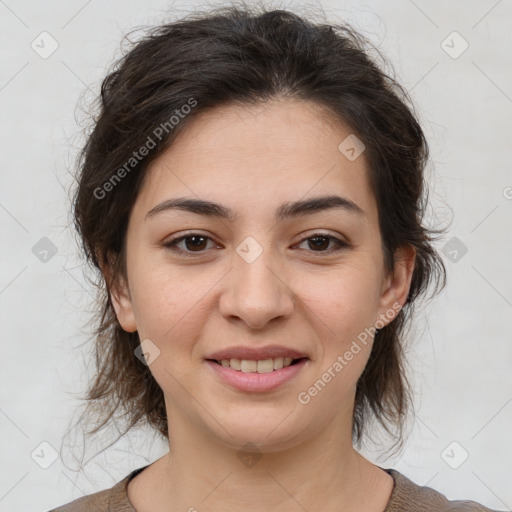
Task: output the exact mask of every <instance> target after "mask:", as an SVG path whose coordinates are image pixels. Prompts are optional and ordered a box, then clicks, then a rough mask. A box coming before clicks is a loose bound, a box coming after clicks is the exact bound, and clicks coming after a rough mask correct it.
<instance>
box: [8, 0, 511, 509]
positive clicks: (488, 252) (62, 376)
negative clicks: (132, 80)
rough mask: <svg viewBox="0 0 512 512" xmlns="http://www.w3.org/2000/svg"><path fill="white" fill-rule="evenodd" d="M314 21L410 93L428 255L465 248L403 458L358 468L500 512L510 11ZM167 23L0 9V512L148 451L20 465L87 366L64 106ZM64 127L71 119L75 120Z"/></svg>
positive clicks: (505, 469) (426, 327)
mask: <svg viewBox="0 0 512 512" xmlns="http://www.w3.org/2000/svg"><path fill="white" fill-rule="evenodd" d="M190 5H196V8H197V6H199V4H190V3H188V4H185V3H175V4H174V6H173V12H174V13H175V15H176V16H177V17H178V16H179V15H180V14H185V13H186V12H188V9H189V8H190ZM281 5H288V6H289V7H290V8H291V9H292V10H296V9H297V6H298V4H297V3H294V2H290V3H288V4H281ZM312 5H313V4H312ZM321 5H322V6H323V7H324V9H325V11H326V13H327V15H328V17H329V16H330V15H331V13H333V14H334V15H337V16H339V17H341V18H344V19H345V20H347V21H349V22H351V23H352V24H353V25H354V26H355V27H356V28H358V29H360V30H361V31H362V32H363V33H364V34H365V35H367V36H368V37H370V39H372V41H374V42H376V43H377V44H378V45H379V47H380V49H381V50H382V51H383V52H384V53H385V54H386V55H387V56H388V57H389V59H390V60H391V62H392V63H393V65H394V67H395V69H396V71H397V76H398V78H399V79H400V80H401V81H402V83H403V84H404V85H405V86H406V87H407V89H408V90H409V91H410V92H411V95H412V97H413V99H414V101H415V103H416V106H417V109H418V113H419V116H420V118H421V121H422V123H423V125H424V128H425V131H426V134H427V137H428V139H429V142H430V145H431V150H432V162H433V165H432V166H431V172H432V179H431V182H432V205H433V207H434V210H435V216H434V217H433V218H434V220H435V221H439V222H441V223H443V222H444V223H446V222H448V221H449V220H450V218H451V216H452V212H453V223H452V225H451V228H450V230H449V232H448V234H447V236H446V238H445V240H444V241H443V242H442V243H440V244H439V248H442V247H443V245H444V244H445V243H447V241H448V240H449V239H450V238H451V237H457V238H458V239H459V240H460V241H461V242H462V243H463V244H464V246H466V247H467V253H466V254H465V255H463V256H462V257H460V255H461V254H462V253H461V252H460V250H459V249H456V250H457V251H458V253H457V254H458V256H459V259H458V261H450V257H451V258H453V256H454V255H455V253H453V252H452V254H451V255H450V253H448V251H447V253H448V254H447V255H446V256H443V257H444V258H445V261H446V265H447V268H448V278H449V281H448V287H447V289H446V291H445V292H444V293H443V294H442V295H441V296H440V297H439V298H438V299H437V301H435V302H434V303H432V305H430V306H428V307H427V306H425V307H424V308H422V311H421V316H420V317H419V318H418V321H417V324H416V325H417V327H416V330H415V331H416V332H415V334H414V333H412V335H413V334H414V340H413V343H412V344H411V345H412V349H411V351H410V354H409V358H410V362H411V365H412V367H413V368H414V386H415V390H416V409H417V414H416V417H415V422H414V425H413V426H412V434H411V437H410V439H409V442H408V444H407V446H406V449H405V450H404V453H403V455H402V456H401V457H395V458H389V459H387V460H386V459H382V458H380V459H379V454H378V451H377V450H375V449H373V448H372V449H369V450H368V453H366V452H364V454H365V455H366V456H367V457H368V458H369V459H370V460H372V461H374V462H375V463H377V464H379V465H380V466H382V467H394V468H396V469H398V470H399V471H401V472H403V473H404V474H406V475H407V476H408V477H409V478H411V479H412V480H414V481H415V482H416V483H418V484H420V485H428V486H430V487H434V488H435V489H437V490H439V491H440V492H442V493H444V494H446V495H447V496H448V497H449V498H451V499H462V498H464V499H473V500H476V501H479V502H481V503H483V504H485V505H487V506H489V507H492V508H496V509H501V510H510V509H511V507H512V485H511V484H512V443H511V442H510V432H511V424H512V403H511V402H512V372H511V362H512V343H511V341H512V336H511V334H510V319H511V313H512V279H511V270H512V268H511V263H510V252H511V249H512V243H511V233H512V231H511V225H512V173H511V161H512V158H511V156H512V155H511V153H512V149H511V148H512V144H511V143H512V140H511V135H512V73H511V60H512V59H511V57H510V48H512V2H511V1H510V0H501V1H496V0H482V1H476V0H474V1H463V0H460V1H443V2H428V1H426V0H414V1H413V0H393V1H390V0H387V1H369V2H365V3H362V2H356V1H345V2H340V3H335V2H334V1H332V2H327V1H325V2H322V4H321ZM170 6H171V4H169V3H167V2H165V1H157V0H154V1H145V2H137V1H134V0H131V1H126V0H125V1H121V0H115V1H114V0H107V1H102V2H100V1H99V0H92V1H88V2H87V1H84V0H72V1H70V0H68V1H58V0H49V1H46V2H36V1H35V0H32V1H25V2H16V1H15V0H8V1H0V34H1V38H2V64H1V68H0V106H1V112H2V114H1V119H2V123H1V134H0V140H1V141H2V168H1V177H2V182H1V183H2V186H1V189H0V223H1V224H0V225H1V244H2V265H1V269H0V315H1V319H0V320H1V323H0V325H1V343H2V346H1V359H0V361H1V363H0V364H1V374H0V379H1V397H0V398H1V404H0V427H1V432H2V436H1V439H0V447H1V461H2V469H1V470H0V471H1V473H0V510H1V511H9V512H21V511H23V512H31V511H33V512H42V511H44V510H48V509H50V508H53V507H56V506H57V505H62V504H63V503H67V502H68V501H71V500H72V499H76V498H78V497H80V496H82V495H83V494H89V493H92V492H96V491H98V490H101V489H104V488H107V487H111V486H112V485H114V483H116V482H117V481H119V480H120V479H122V478H123V477H124V476H125V475H126V474H128V472H130V471H131V470H133V469H134V468H136V467H140V466H143V465H145V464H148V463H149V462H152V461H153V460H155V459H156V458H158V457H159V456H160V455H162V454H163V453H164V452H165V445H163V444H160V443H158V442H153V441H154V438H153V437H150V436H149V433H148V432H145V433H144V432H143V431H141V432H140V433H138V434H137V433H133V434H132V435H131V436H130V437H124V438H123V439H122V440H121V441H120V442H119V443H117V444H116V445H114V446H113V447H112V448H111V449H110V450H108V451H107V452H106V453H105V454H103V455H102V456H99V457H96V458H94V459H92V460H91V461H90V462H89V463H88V464H87V466H86V476H85V475H83V474H77V473H76V472H75V471H73V470H74V469H76V465H75V466H73V464H72V463H71V462H68V461H66V462H65V463H64V462H63V461H62V460H61V459H57V460H56V461H55V462H54V463H53V464H51V465H50V466H49V467H48V468H47V469H43V468H41V467H40V465H38V464H37V463H36V462H35V460H37V461H38V462H39V463H40V464H41V463H44V462H45V461H46V462H49V461H51V453H52V450H51V448H49V447H48V446H47V445H42V446H40V444H41V443H42V442H46V443H49V444H50V445H51V446H52V447H53V448H54V449H55V450H57V451H59V450H60V447H61V442H62V437H63V435H64V433H65V432H66V431H67V429H68V427H69V422H70V421H71V417H72V415H73V414H75V413H76V408H77V406H78V405H79V402H78V401H77V400H76V398H75V397H76V396H77V394H78V393H80V392H81V391H82V389H83V385H84V383H85V382H86V376H87V374H86V364H90V363H88V361H90V362H91V363H92V361H91V360H90V359H89V355H88V354H89V352H88V351H87V350H86V349H85V348H84V347H82V348H80V346H81V345H80V344H81V343H83V342H84V341H85V340H86V337H85V335H84V334H82V332H81V329H82V327H83V325H84V322H85V321H86V320H87V318H88V317H87V315H86V314H85V312H84V310H85V309H86V308H87V307H88V306H89V304H90V300H91V295H90V293H91V288H90V286H89V285H88V284H87V283H86V282H85V281H84V276H83V272H82V271H83V267H82V266H81V265H82V261H81V259H80V257H79V255H78V251H77V248H76V245H75V242H74V239H73V238H72V235H71V231H72V229H71V228H70V224H69V220H70V217H69V208H70V205H69V200H68V197H67V193H66V191H67V189H68V188H69V185H70V183H71V178H70V174H69V169H70V166H72V165H73V162H74V157H75V154H76V152H75V147H79V146H80V143H81V138H80V133H79V128H78V127H77V124H76V122H75V106H76V104H77V101H78V100H79V95H80V94H81V93H82V92H83V91H86V92H87V95H86V99H87V98H88V99H92V98H93V97H94V95H95V94H96V93H97V92H98V90H99V85H100V82H101V79H102V78H103V77H104V75H105V72H106V67H107V66H108V65H110V63H111V62H112V60H113V58H114V57H116V56H119V43H120V40H121V38H122V36H123V35H124V34H125V33H126V32H127V31H128V30H129V29H132V28H134V27H136V26H141V25H145V24H156V23H159V22H160V21H161V20H162V19H163V13H164V11H165V10H166V9H167V8H168V7H170ZM43 31H47V32H48V33H49V34H51V36H52V37H53V38H54V39H55V40H56V41H57V42H58V49H57V50H56V51H55V52H54V53H53V54H52V55H51V56H49V57H48V58H47V59H43V58H41V57H40V56H39V55H38V54H37V53H36V52H35V51H34V50H33V49H32V47H31V43H32V41H34V40H36V43H37V42H38V41H40V39H38V36H39V34H40V33H41V32H43ZM454 31H457V32H458V33H459V34H460V36H461V37H462V38H463V39H464V40H465V41H467V43H468V44H469V47H468V49H467V50H466V51H465V52H464V53H462V54H461V55H460V56H457V58H454V56H456V54H457V53H458V52H459V51H460V50H461V49H462V44H463V40H462V39H460V37H459V36H457V35H453V34H452V33H453V32H454ZM447 38H448V39H447ZM443 41H445V43H443ZM39 44H40V45H41V43H39ZM46 44H48V43H46ZM48 47H49V46H46V48H48ZM449 47H452V48H451V49H450V48H449ZM445 50H447V51H448V52H451V53H452V55H451V56H450V55H449V54H448V53H447V51H445ZM88 88H90V90H91V91H88V90H87V89H88ZM76 115H77V118H78V119H80V118H81V113H80V111H79V110H78V111H77V112H76ZM43 237H47V238H48V239H50V240H51V242H52V243H53V244H54V245H55V246H56V248H57V253H56V254H55V255H54V256H53V257H51V258H50V259H49V260H48V261H47V262H46V263H45V262H42V261H40V259H39V258H38V257H36V255H35V254H34V253H33V252H32V248H33V247H34V246H35V245H36V243H38V241H39V240H40V239H41V238H43ZM452 243H453V242H452ZM104 439H105V438H103V441H104ZM454 441H455V442H457V443H458V444H457V445H452V446H450V444H451V443H452V442H454ZM449 446H450V447H449ZM447 447H449V448H448V450H447V451H446V448H447ZM452 448H453V450H452ZM462 450H465V451H467V453H468V454H469V458H468V459H467V460H466V461H465V462H464V463H463V464H462V465H461V466H460V467H459V468H458V469H453V468H452V467H450V465H449V464H448V463H447V461H449V462H450V463H451V464H452V465H455V463H456V462H457V461H458V460H459V458H460V457H461V454H463V453H464V452H463V451H462ZM87 453H88V454H89V455H94V449H91V448H88V452H87ZM31 454H33V455H32V456H31ZM443 454H444V455H443ZM32 457H33V458H32Z"/></svg>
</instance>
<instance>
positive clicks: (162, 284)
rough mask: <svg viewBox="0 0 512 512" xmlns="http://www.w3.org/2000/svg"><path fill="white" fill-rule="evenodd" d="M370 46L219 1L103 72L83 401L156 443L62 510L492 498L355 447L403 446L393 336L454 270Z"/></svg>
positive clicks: (83, 213)
mask: <svg viewBox="0 0 512 512" xmlns="http://www.w3.org/2000/svg"><path fill="white" fill-rule="evenodd" d="M368 48H369V45H368V43H367V42H366V41H365V40H364V39H363V38H362V37H361V36H360V35H359V34H357V33H356V32H354V31H353V30H352V29H351V28H350V27H348V26H341V25H333V26H329V25H320V24H314V23H312V22H310V21H307V20H305V19H302V18H300V17H298V16H296V15H294V14H292V13H289V12H286V11H281V10H280V11H262V12H255V11H253V10H251V9H248V8H246V7H244V8H240V9H237V8H234V7H231V8H223V9H217V10H215V11H212V12H209V13H203V14H198V15H195V16H193V17H192V16H191V17H189V18H188V19H183V20H181V21H178V22H175V23H171V24H168V25H163V26H161V27H158V28H157V29H155V30H153V32H152V33H151V34H150V35H148V36H147V37H146V38H144V39H143V40H141V41H139V42H138V43H136V44H135V45H134V46H133V48H132V49H131V51H130V52H129V53H128V54H127V55H126V56H125V57H124V58H123V59H122V60H121V61H120V62H119V63H118V66H117V68H116V69H115V70H114V71H113V72H112V73H111V74H109V75H108V76H107V77H106V79H105V80H104V82H103V86H102V96H101V111H100V115H99V116H98V118H97V120H96V123H95V126H94V130H93V131H92V133H91V134H90V136H89V138H88V140H87V143H86V146H85V148H84V150H83V152H82V154H81V160H80V175H79V186H78V189H77V193H76V197H75V204H74V206H75V209H74V213H75V218H76V226H77V228H78V231H79V234H80V236H81V237H82V240H83V247H84V250H85V253H86V255H87V257H88V258H89V259H90V261H91V262H92V263H93V264H94V266H95V267H96V268H97V269H98V270H100V271H101V276H102V277H103V278H104V280H105V284H106V290H108V293H107V294H106V295H105V299H104V302H103V304H102V307H103V310H102V315H101V318H100V323H99V326H98V330H97V340H96V342H97V356H98V357H97V362H98V375H97V377H96V379H95V381H94V382H93V383H92V385H91V388H90V390H89V395H88V399H89V400H90V402H91V407H95V409H94V410H95V411H98V410H101V411H102V414H103V416H102V418H103V420H104V421H103V425H104V424H105V423H106V422H107V421H108V420H109V419H110V418H111V417H112V416H113V414H114V412H118V411H119V410H121V411H124V412H125V413H126V417H127V418H128V429H129V428H131V427H132V426H134V425H135V424H137V423H139V422H147V423H148V424H149V425H151V426H152V427H154V428H155V429H157V430H158V431H159V432H160V433H161V434H162V436H164V437H165V438H166V439H167V440H168V441H169V453H168V454H166V455H165V456H164V457H162V458H160V459H158V460H157V461H155V462H154V463H152V464H150V465H147V466H144V467H142V468H137V469H136V470H135V471H133V472H132V473H130V474H129V475H128V476H127V477H126V478H124V479H123V480H122V481H121V482H119V483H118V484H116V485H115V486H114V487H113V488H111V489H108V490H105V491H102V492H99V493H96V494H93V495H89V496H86V497H83V498H81V499H79V500H76V501H74V502H72V503H69V504H67V505H65V506H63V507H60V508H57V509H55V512H57V511H58V512H64V511H65V512H71V511H73V512H75V511H82V510H83V511H86V510H87V511H89V510H95V511H107V510H108V511H112V512H114V511H121V510H123V511H132V512H133V511H137V512H150V511H151V512H161V511H162V512H163V511H169V510H189V511H194V510H208V511H213V512H216V511H221V510H226V509H229V510H241V509H243V510H245V511H262V510H272V511H278V512H280V511H287V512H288V511H292V510H307V511H313V510H344V511H345V512H352V511H354V512H355V511H362V510H364V511H366V512H382V511H386V512H391V511H393V512H396V511H410V510H422V511H448V510H480V511H486V510H489V509H487V508H485V507H483V506H482V505H479V504H477V503H474V502H469V501H449V500H448V499H447V498H446V497H444V496H443V495H441V494H440V493H439V492H437V491H435V490H433V489H430V488H424V487H420V486H418V485H416V484H415V483H414V482H412V481H411V480H409V479H408V478H407V477H406V476H404V475H402V474H401V473H399V472H398V471H396V470H392V469H385V468H381V467H379V466H376V465H374V464H372V463H371V462H369V461H368V460H366V459H365V458H364V457H362V456H361V455H360V454H359V453H358V452H357V451H356V449H355V447H354V445H356V446H360V443H361V440H362V439H363V434H367V429H368V421H369V420H370V418H371V417H372V415H373V417H374V418H376V419H377V420H378V421H379V422H380V423H381V424H382V425H383V426H384V427H385V428H386V429H387V430H388V432H389V433H390V434H391V430H390V427H393V428H394V429H395V430H396V432H395V434H394V438H395V441H396V443H395V446H396V445H398V446H400V445H401V444H402V443H403V441H404V436H403V429H404V424H405V421H406V418H407V412H408V409H409V406H410V405H411V398H410V396H411V393H410V387H409V384H408V382H407V378H406V375H405V366H404V359H403V353H402V349H401V340H402V338H403V332H404V329H405V327H406V325H407V322H408V320H409V319H410V316H411V312H412V308H413V305H414V304H415V303H416V302H417V301H418V299H419V298H420V297H421V296H422V295H425V293H426V291H427V289H428V287H429V284H435V285H437V286H436V290H438V289H440V288H442V286H443V285H444V282H445V269H444V266H443V264H442V261H441V259H440V258H439V256H438V255H437V253H436V251H435V250H434V248H433V246H432V240H433V235H434V234H435V233H436V231H431V230H428V229H427V228H425V227H424V225H423V223H422V222H423V219H422V215H423V211H424V206H425V184H424V176H423V170H424V167H425V164H426V162H427V159H428V146H427V143H426V140H425V138H424V134H423V132H422V129H421V127H420V126H419V124H418V121H417V119H416V117H415V115H414V113H413V109H412V108H411V107H409V106H408V105H407V103H408V102H409V99H408V96H407V94H406V93H405V91H404V90H403V89H402V88H401V86H400V85H399V84H397V83H396V82H395V81H394V80H393V79H392V78H390V77H389V76H387V75H386V74H385V73H384V72H383V71H382V70H380V69H379V68H378V67H377V65H376V64H375V63H374V62H373V60H372V59H371V58H370V56H369V52H368ZM98 404H102V405H101V408H100V407H98ZM97 430H98V429H96V431H97Z"/></svg>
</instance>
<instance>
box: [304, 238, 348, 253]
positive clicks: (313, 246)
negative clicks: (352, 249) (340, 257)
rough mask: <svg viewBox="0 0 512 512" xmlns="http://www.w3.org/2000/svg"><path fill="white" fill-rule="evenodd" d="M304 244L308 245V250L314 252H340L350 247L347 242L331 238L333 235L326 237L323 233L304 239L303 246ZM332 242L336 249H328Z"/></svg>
mask: <svg viewBox="0 0 512 512" xmlns="http://www.w3.org/2000/svg"><path fill="white" fill-rule="evenodd" d="M304 242H307V243H308V249H309V250H310V251H312V252H319V253H322V252H327V253H330V252H335V251H339V250H341V249H344V248H346V247H348V246H349V244H347V243H346V242H343V241H342V240H339V239H338V238H336V237H334V236H331V235H325V234H322V233H317V234H315V235H313V236H310V237H307V238H304V240H302V242H300V243H301V244H303V243H304ZM331 242H332V243H333V244H334V248H333V247H332V246H331V249H328V247H329V246H330V244H331Z"/></svg>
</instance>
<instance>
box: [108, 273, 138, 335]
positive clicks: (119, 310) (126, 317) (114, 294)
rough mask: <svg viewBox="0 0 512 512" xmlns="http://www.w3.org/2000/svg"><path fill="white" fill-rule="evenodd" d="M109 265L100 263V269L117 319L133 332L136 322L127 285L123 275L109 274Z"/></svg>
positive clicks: (125, 328)
mask: <svg viewBox="0 0 512 512" xmlns="http://www.w3.org/2000/svg"><path fill="white" fill-rule="evenodd" d="M110 269H111V267H110V266H109V265H104V264H102V265H101V271H102V273H103V276H104V278H105V281H106V283H110V285H109V284H107V286H108V292H109V295H110V299H111V301H112V305H113V307H114V311H115V313H116V317H117V320H118V322H119V324H120V325H121V327H122V328H123V329H124V330H125V331H126V332H135V331H136V330H137V323H136V321H135V314H134V311H133V304H132V300H131V297H130V292H129V289H128V286H127V284H126V282H125V279H124V278H123V276H114V278H113V279H112V276H111V270H110Z"/></svg>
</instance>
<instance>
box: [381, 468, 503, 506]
mask: <svg viewBox="0 0 512 512" xmlns="http://www.w3.org/2000/svg"><path fill="white" fill-rule="evenodd" d="M381 469H382V468H381ZM384 471H386V472H387V473H389V474H390V475H391V476H392V477H393V480H394V481H395V487H394V489H393V492H392V493H391V498H390V501H389V503H388V505H387V507H386V509H385V511H384V512H499V511H497V510H492V509H490V508H487V507H484V506H483V505H481V504H480V503H476V502H475V501H468V500H455V501H450V500H448V499H447V498H446V496H444V495H442V494H441V493H440V492H438V491H436V490H435V489H432V488H430V487H423V486H420V485H417V484H415V483H414V482H413V481H412V480H409V479H408V478H407V477H406V476H404V475H403V474H402V473H399V472H398V471H396V470H394V469H384Z"/></svg>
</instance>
